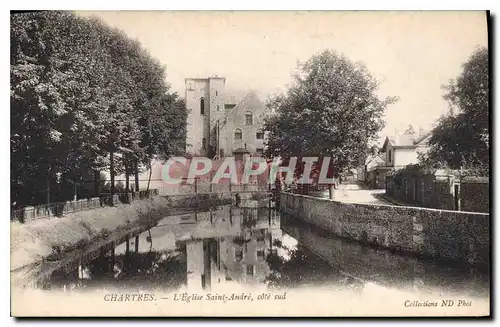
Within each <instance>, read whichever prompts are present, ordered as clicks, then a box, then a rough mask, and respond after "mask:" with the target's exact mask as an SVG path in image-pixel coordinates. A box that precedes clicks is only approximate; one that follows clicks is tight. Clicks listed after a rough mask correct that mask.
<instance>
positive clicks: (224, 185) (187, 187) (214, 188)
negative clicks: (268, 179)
mask: <svg viewBox="0 0 500 327" xmlns="http://www.w3.org/2000/svg"><path fill="white" fill-rule="evenodd" d="M269 190H270V187H269V184H267V183H257V182H250V183H246V184H233V183H229V182H221V183H211V182H210V180H202V179H198V178H194V179H187V178H185V179H184V180H183V181H182V183H180V184H175V185H174V184H172V185H164V186H160V187H158V191H159V195H168V196H175V195H186V194H206V193H245V192H269Z"/></svg>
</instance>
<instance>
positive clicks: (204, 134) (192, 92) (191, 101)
mask: <svg viewBox="0 0 500 327" xmlns="http://www.w3.org/2000/svg"><path fill="white" fill-rule="evenodd" d="M185 83H186V85H185V86H186V95H185V99H186V108H187V110H188V119H187V139H186V143H187V149H186V151H187V152H188V153H190V154H193V155H201V156H209V157H212V156H213V155H214V154H215V153H216V148H217V130H218V128H217V126H218V124H219V123H220V122H221V120H222V119H223V118H224V89H225V84H226V78H225V77H217V76H215V77H209V78H186V79H185ZM218 121H219V123H218Z"/></svg>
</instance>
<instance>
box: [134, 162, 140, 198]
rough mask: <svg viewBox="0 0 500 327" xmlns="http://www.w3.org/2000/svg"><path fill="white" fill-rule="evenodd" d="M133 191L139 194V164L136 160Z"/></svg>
mask: <svg viewBox="0 0 500 327" xmlns="http://www.w3.org/2000/svg"><path fill="white" fill-rule="evenodd" d="M134 168H135V171H134V173H135V191H136V192H139V162H138V160H136V161H135V167H134Z"/></svg>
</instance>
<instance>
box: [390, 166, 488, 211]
mask: <svg viewBox="0 0 500 327" xmlns="http://www.w3.org/2000/svg"><path fill="white" fill-rule="evenodd" d="M386 194H387V195H389V196H391V197H393V198H395V199H397V200H401V201H403V202H405V203H408V204H412V205H418V206H422V207H426V208H435V209H444V210H459V211H471V212H489V181H488V179H487V178H483V177H473V176H470V177H464V178H462V179H460V178H456V177H454V176H452V175H435V174H402V175H401V176H400V177H398V178H396V177H395V176H394V175H387V176H386Z"/></svg>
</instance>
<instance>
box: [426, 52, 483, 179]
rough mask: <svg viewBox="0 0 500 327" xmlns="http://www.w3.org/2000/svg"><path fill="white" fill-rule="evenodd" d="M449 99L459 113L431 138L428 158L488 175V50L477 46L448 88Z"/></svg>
mask: <svg viewBox="0 0 500 327" xmlns="http://www.w3.org/2000/svg"><path fill="white" fill-rule="evenodd" d="M444 88H445V90H446V94H445V96H444V98H445V99H447V100H448V101H449V104H450V107H452V108H453V109H455V110H456V111H457V114H451V115H447V116H445V117H442V118H441V119H440V120H439V122H438V124H437V126H436V127H435V128H434V130H433V131H432V135H431V137H430V139H429V146H430V150H429V152H428V154H427V155H426V156H425V158H424V161H425V163H426V164H427V165H430V166H433V167H436V168H450V169H461V168H462V169H465V170H468V171H470V172H473V173H474V174H480V175H487V174H488V170H489V149H490V146H489V142H490V140H489V101H488V100H489V63H488V50H487V49H486V48H479V49H477V50H476V51H475V52H474V53H473V54H472V55H471V57H470V58H469V59H468V61H467V62H466V63H465V64H464V65H463V69H462V72H461V74H460V75H459V76H458V77H457V78H456V79H453V80H451V81H450V82H449V84H448V85H447V86H445V87H444Z"/></svg>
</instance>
